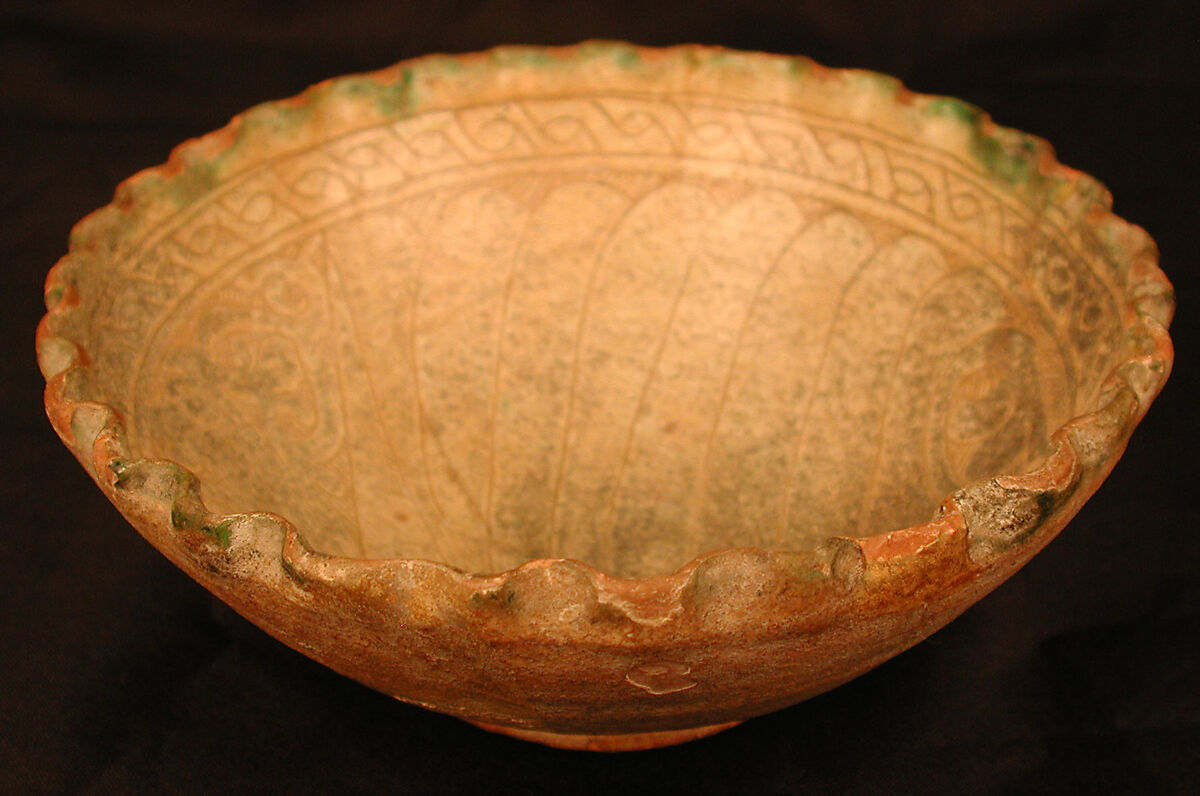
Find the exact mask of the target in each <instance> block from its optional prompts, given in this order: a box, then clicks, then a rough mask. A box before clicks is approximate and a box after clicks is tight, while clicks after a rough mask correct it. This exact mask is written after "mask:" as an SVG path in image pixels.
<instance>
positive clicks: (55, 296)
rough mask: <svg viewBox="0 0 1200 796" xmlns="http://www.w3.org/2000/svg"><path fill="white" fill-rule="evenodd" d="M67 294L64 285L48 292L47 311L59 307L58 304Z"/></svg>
mask: <svg viewBox="0 0 1200 796" xmlns="http://www.w3.org/2000/svg"><path fill="white" fill-rule="evenodd" d="M65 292H66V290H65V288H63V286H62V285H55V286H54V287H52V288H50V289H49V290H47V291H46V309H47V310H52V309H54V308H55V306H57V305H58V302H60V301H62V297H63V293H65Z"/></svg>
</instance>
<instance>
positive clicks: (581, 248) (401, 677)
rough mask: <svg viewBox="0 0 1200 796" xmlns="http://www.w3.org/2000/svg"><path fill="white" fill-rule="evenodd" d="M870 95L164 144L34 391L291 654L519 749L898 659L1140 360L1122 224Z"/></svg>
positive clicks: (562, 742) (577, 83) (945, 112)
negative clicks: (524, 742)
mask: <svg viewBox="0 0 1200 796" xmlns="http://www.w3.org/2000/svg"><path fill="white" fill-rule="evenodd" d="M1109 208H1110V198H1109V196H1108V194H1107V192H1106V191H1105V190H1104V189H1103V187H1102V186H1100V185H1099V184H1098V183H1097V182H1096V181H1094V180H1093V179H1091V178H1090V177H1087V176H1085V175H1083V174H1080V173H1079V172H1076V171H1073V170H1071V169H1068V168H1065V167H1063V166H1061V165H1059V164H1058V163H1057V162H1056V161H1055V160H1054V158H1053V156H1052V153H1051V150H1050V148H1049V147H1048V146H1047V145H1046V144H1045V143H1044V142H1042V141H1041V140H1039V139H1036V138H1033V137H1030V136H1028V135H1025V134H1023V133H1019V132H1016V131H1014V130H1009V129H1005V128H1002V127H998V126H996V125H995V124H993V123H992V122H991V121H990V120H989V119H988V117H987V116H985V115H984V114H983V113H981V112H980V111H979V110H977V109H976V108H974V107H972V106H970V105H967V104H965V103H963V102H960V101H957V100H954V99H948V98H944V97H931V96H922V95H917V94H913V93H911V92H909V91H907V90H905V89H904V88H903V87H902V86H900V84H899V83H898V82H897V81H895V80H893V79H891V78H888V77H884V76H881V75H878V74H873V73H870V72H863V71H853V70H832V69H827V68H823V67H821V66H819V65H817V64H815V63H813V62H812V61H810V60H807V59H804V58H791V57H779V56H772V55H765V54H751V53H739V52H732V51H728V50H721V49H712V48H704V47H677V48H671V49H664V50H655V49H644V48H635V47H632V46H628V45H622V44H613V43H588V44H584V45H580V46H577V47H570V48H561V49H538V48H520V47H518V48H501V49H496V50H492V51H490V52H487V53H483V54H479V55H470V56H454V57H448V56H434V57H427V58H421V59H418V60H415V61H408V62H405V63H401V64H399V65H397V66H395V67H393V68H391V69H385V70H383V71H380V72H377V73H374V74H368V75H361V76H354V77H344V78H340V79H337V80H333V81H329V82H325V83H322V84H319V85H317V86H314V87H313V88H311V89H309V90H308V91H306V92H305V93H303V94H302V95H300V96H299V97H297V98H295V99H291V100H285V101H282V102H274V103H268V104H265V105H261V106H258V107H256V108H253V109H251V110H249V111H247V112H246V113H244V114H242V115H240V116H238V117H237V118H235V119H234V120H233V121H232V122H231V123H230V124H229V126H227V127H225V128H224V129H222V130H219V131H217V132H214V133H211V134H209V135H206V136H204V137H203V138H200V139H197V140H194V141H189V142H187V143H185V144H183V145H181V146H180V147H178V148H177V149H176V150H175V151H174V152H173V153H172V154H171V157H170V159H169V160H168V162H167V163H166V164H165V165H164V166H160V167H158V168H153V169H149V170H147V171H145V172H142V173H141V174H138V175H136V176H134V177H132V178H130V179H129V180H127V181H126V182H124V183H123V184H122V185H121V186H120V187H119V188H118V190H117V192H116V196H115V198H114V200H113V202H112V204H110V205H109V206H107V207H105V208H103V209H101V210H99V211H97V212H95V213H93V214H92V215H90V216H88V217H87V218H86V219H84V220H83V221H82V222H80V223H79V225H78V226H77V227H76V228H75V230H74V232H73V234H72V238H71V244H70V252H69V253H68V254H67V255H66V257H64V258H63V260H62V261H61V262H59V263H58V265H56V266H55V267H54V269H53V271H52V272H51V274H50V277H49V279H48V282H47V290H46V301H47V306H48V308H49V313H48V314H47V316H46V318H45V319H44V321H43V323H42V325H41V327H40V329H39V334H38V341H37V347H38V356H39V361H40V364H41V367H42V369H43V371H44V373H45V377H46V380H47V388H46V407H47V410H48V413H49V416H50V418H51V420H52V422H53V425H54V428H55V429H56V430H57V432H58V434H59V435H60V436H61V438H62V440H63V441H64V442H65V443H66V445H67V446H68V447H69V448H70V450H71V451H72V452H73V453H74V454H75V455H76V456H77V457H78V458H79V460H80V461H81V462H82V463H83V466H84V467H85V468H87V471H88V472H89V473H90V474H91V476H92V477H93V478H94V479H95V481H96V483H97V484H99V486H100V488H101V489H102V490H103V491H104V493H105V494H106V495H107V496H108V497H109V498H110V499H111V500H112V502H113V503H114V504H116V506H117V507H118V508H119V509H120V511H121V512H122V513H123V514H124V515H125V516H126V517H127V518H128V519H129V521H130V522H131V523H132V524H133V525H134V526H135V527H136V528H137V529H138V531H139V532H141V533H142V534H143V535H144V536H145V537H146V538H147V539H148V540H149V541H150V542H151V543H152V544H154V545H155V546H156V547H157V548H158V549H159V550H161V551H162V552H163V554H164V555H166V556H167V557H168V558H169V559H170V560H171V561H173V562H174V563H175V564H177V565H178V566H179V567H180V568H182V569H183V570H184V571H185V572H187V573H188V574H189V575H191V576H192V577H193V578H195V579H196V580H197V581H199V582H200V583H202V584H203V585H204V586H205V587H207V588H208V589H210V590H211V591H212V592H213V593H214V594H215V595H217V596H218V597H220V598H221V599H222V600H224V601H225V602H227V603H228V604H229V605H231V606H232V607H233V608H234V609H236V610H237V611H238V612H240V613H241V614H243V615H244V616H246V617H247V618H248V619H250V620H251V621H253V622H255V623H257V624H258V625H259V626H261V627H262V628H263V629H264V630H266V631H267V632H268V633H270V634H272V635H273V636H275V637H276V638H278V639H280V640H282V641H283V642H285V643H287V644H289V645H291V646H293V647H295V648H296V649H298V650H301V651H302V652H304V653H305V654H307V655H310V656H312V657H313V658H315V659H316V660H318V661H321V662H322V663H324V664H327V665H328V666H330V667H331V668H333V669H335V670H337V671H339V672H342V673H344V674H346V675H347V676H349V677H352V678H354V679H356V680H358V681H360V682H362V683H365V684H367V685H369V686H371V687H372V688H375V689H378V690H379V691H382V692H383V693H385V694H390V695H393V696H395V697H397V698H399V699H403V700H405V701H408V702H412V703H415V704H419V705H424V706H426V707H429V708H432V709H434V710H438V711H443V712H446V713H449V714H452V715H455V716H459V717H462V718H464V719H467V720H469V721H472V722H475V723H477V724H480V725H482V726H485V727H488V728H489V729H494V730H499V731H501V732H506V733H509V734H511V735H515V736H518V737H524V738H530V739H533V740H538V741H542V742H545V743H549V744H553V745H558V746H564V747H573V748H593V749H634V748H646V747H652V746H658V745H662V744H667V743H674V742H678V741H681V740H686V739H689V738H694V737H699V736H701V735H704V734H707V733H710V732H713V731H715V730H717V729H720V728H723V727H726V726H729V725H730V724H731V723H735V722H738V721H740V720H743V719H746V718H749V717H752V716H755V715H758V714H762V713H764V712H767V711H771V710H775V709H777V708H781V707H784V706H786V705H790V704H792V703H794V702H797V701H799V700H802V699H804V698H806V697H809V696H812V695H814V694H817V693H819V692H822V691H825V690H826V689H829V688H831V687H833V686H835V685H837V684H839V683H842V682H844V681H846V680H848V679H850V678H852V677H854V676H855V675H857V674H860V673H861V672H863V671H865V670H867V669H869V668H871V667H873V666H875V665H876V664H878V663H880V662H882V661H884V660H886V659H887V658H889V657H891V656H893V655H895V654H896V653H898V652H900V651H901V650H903V649H905V648H907V647H909V646H911V645H912V644H915V643H917V642H918V641H920V640H921V639H923V638H925V637H926V636H928V635H929V634H930V633H932V632H933V631H935V630H937V629H938V628H939V627H941V626H942V625H944V624H945V623H946V622H948V621H949V620H951V619H952V618H953V617H955V616H956V615H958V614H959V613H960V612H962V611H963V610H965V609H966V608H967V607H968V606H970V605H971V604H972V603H973V602H974V601H975V600H977V599H979V598H980V597H981V596H982V595H983V594H985V593H986V592H988V591H989V590H991V589H992V588H994V587H995V586H996V585H997V584H999V583H1000V582H1001V581H1003V580H1004V579H1005V578H1006V577H1008V576H1009V575H1010V574H1012V573H1013V572H1014V571H1015V570H1016V569H1017V568H1018V567H1020V566H1021V565H1022V564H1023V563H1025V562H1026V561H1027V560H1029V558H1030V557H1031V556H1033V555H1034V554H1035V553H1036V552H1037V551H1038V550H1039V549H1040V548H1041V547H1042V546H1043V545H1045V544H1046V543H1047V542H1048V541H1049V540H1050V539H1051V538H1052V537H1053V536H1054V535H1055V534H1056V533H1058V531H1059V530H1060V529H1061V528H1062V527H1063V526H1064V524H1065V523H1066V522H1067V521H1068V519H1069V518H1071V517H1072V516H1073V515H1074V514H1075V513H1076V511H1077V510H1078V509H1079V507H1080V505H1081V504H1082V503H1083V502H1084V501H1085V500H1086V499H1087V498H1088V496H1089V495H1091V494H1092V492H1093V491H1094V490H1095V489H1096V488H1097V486H1098V485H1099V484H1100V482H1101V481H1102V480H1103V479H1104V478H1105V476H1106V475H1107V474H1108V473H1109V471H1110V469H1111V468H1112V467H1113V465H1114V463H1115V462H1116V460H1117V458H1118V457H1119V456H1120V454H1121V452H1122V450H1123V448H1124V446H1125V443H1126V440H1127V438H1128V436H1129V434H1130V433H1131V431H1132V429H1133V427H1134V426H1135V425H1136V423H1137V422H1138V421H1139V420H1140V418H1141V417H1142V416H1143V414H1144V413H1145V412H1146V410H1147V408H1148V407H1149V405H1150V402H1151V400H1152V399H1153V398H1154V396H1155V395H1156V394H1157V392H1158V390H1159V389H1160V388H1161V386H1162V384H1163V382H1164V380H1165V379H1166V377H1167V373H1168V371H1169V368H1170V363H1171V356H1172V355H1171V347H1170V341H1169V338H1168V336H1167V333H1166V331H1165V329H1166V326H1167V324H1168V323H1169V320H1170V315H1171V312H1172V297H1171V291H1170V286H1169V284H1168V283H1167V281H1166V280H1165V279H1164V277H1163V275H1162V273H1161V272H1160V271H1159V269H1158V267H1157V256H1156V252H1155V248H1154V245H1153V243H1152V241H1151V240H1150V239H1149V237H1148V236H1147V235H1146V234H1145V233H1144V232H1143V231H1142V230H1141V229H1139V228H1137V227H1135V226H1132V225H1130V224H1127V223H1125V222H1123V221H1121V220H1119V219H1118V218H1116V217H1114V216H1113V215H1112V214H1111V213H1110V212H1109Z"/></svg>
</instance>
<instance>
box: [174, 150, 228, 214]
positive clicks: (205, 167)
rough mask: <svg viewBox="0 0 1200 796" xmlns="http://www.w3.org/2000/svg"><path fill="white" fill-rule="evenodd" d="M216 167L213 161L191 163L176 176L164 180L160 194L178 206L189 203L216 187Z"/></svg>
mask: <svg viewBox="0 0 1200 796" xmlns="http://www.w3.org/2000/svg"><path fill="white" fill-rule="evenodd" d="M218 169H219V167H218V165H217V163H216V162H214V161H202V162H199V163H193V164H191V165H189V166H188V167H187V168H185V169H184V170H183V172H182V173H180V174H179V175H178V176H177V177H173V178H168V179H166V180H164V181H163V184H162V186H161V190H162V194H163V196H165V197H166V198H167V199H168V200H170V201H171V202H172V203H174V204H175V205H177V206H179V207H184V206H186V205H189V204H191V203H192V202H194V201H196V200H197V199H199V198H200V197H201V196H204V194H206V193H208V192H209V191H211V190H212V189H213V188H214V187H216V185H217V171H218Z"/></svg>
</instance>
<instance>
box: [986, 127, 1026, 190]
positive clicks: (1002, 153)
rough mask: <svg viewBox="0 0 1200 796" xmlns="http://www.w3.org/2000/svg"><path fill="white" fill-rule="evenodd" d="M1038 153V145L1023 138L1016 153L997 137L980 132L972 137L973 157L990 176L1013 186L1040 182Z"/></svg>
mask: <svg viewBox="0 0 1200 796" xmlns="http://www.w3.org/2000/svg"><path fill="white" fill-rule="evenodd" d="M1036 151H1037V147H1036V145H1035V144H1034V142H1033V140H1032V139H1029V138H1022V140H1021V143H1020V145H1019V149H1018V150H1017V151H1015V152H1014V151H1012V150H1011V149H1009V148H1007V147H1005V146H1004V144H1003V143H1001V141H1000V139H999V138H997V137H995V136H991V135H986V134H984V133H981V132H980V131H978V130H976V131H974V134H973V135H972V136H971V156H972V157H974V158H975V160H976V161H978V162H979V164H980V165H981V166H983V168H984V169H986V170H987V172H988V173H989V174H991V175H992V176H994V177H998V178H999V179H1001V180H1004V181H1005V182H1007V183H1009V184H1011V185H1021V184H1033V183H1035V182H1037V181H1038V173H1037V160H1036V157H1037V156H1036Z"/></svg>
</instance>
